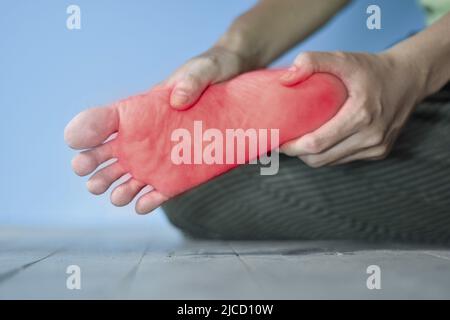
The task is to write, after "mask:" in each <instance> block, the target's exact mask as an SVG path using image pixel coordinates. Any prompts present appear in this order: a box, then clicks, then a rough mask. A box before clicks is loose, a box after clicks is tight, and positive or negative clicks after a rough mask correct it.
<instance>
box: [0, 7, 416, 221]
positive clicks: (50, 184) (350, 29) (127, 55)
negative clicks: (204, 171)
mask: <svg viewBox="0 0 450 320" xmlns="http://www.w3.org/2000/svg"><path fill="white" fill-rule="evenodd" d="M254 2H255V1H250V0H222V1H218V0H217V1H211V0H191V1H185V0H178V1H175V0H165V1H156V0H155V1H148V0H145V1H144V0H141V1H139V0H133V1H125V0H122V1H118V0H110V1H106V0H77V1H75V0H73V1H54V0H41V1H32V0H29V1H24V0H20V1H16V0H14V1H13V0H10V1H4V0H3V1H1V2H0V108H1V117H0V130H1V131H0V145H1V149H0V152H1V156H0V169H1V182H0V183H1V184H0V199H1V201H0V224H1V225H22V224H26V225H74V226H79V225H83V226H97V225H118V224H122V225H124V224H126V225H142V224H143V223H149V224H157V223H165V220H164V217H163V215H162V214H161V212H158V214H156V215H153V216H146V217H139V216H136V215H135V214H134V209H133V207H132V206H129V207H126V208H115V207H113V206H112V205H111V204H110V203H109V194H108V195H104V196H101V197H94V196H92V195H90V194H89V193H88V192H87V191H86V189H85V186H84V181H86V179H80V178H78V177H76V176H75V175H74V174H73V173H72V171H71V170H70V159H71V158H72V156H73V155H74V152H73V151H71V150H69V149H68V148H67V147H66V146H65V145H64V141H63V129H64V126H65V124H66V123H67V122H68V121H69V120H70V119H71V118H72V117H73V116H74V115H75V114H76V113H78V112H79V111H80V110H82V109H84V108H86V107H90V106H95V105H99V104H104V103H108V102H112V101H114V100H115V99H118V98H121V97H125V96H128V95H131V94H133V93H135V92H139V91H142V90H145V89H147V88H149V87H150V86H151V85H153V84H155V83H156V82H158V81H160V80H161V79H163V78H164V77H166V76H167V75H169V74H170V72H171V71H173V70H174V69H175V68H176V67H177V66H179V65H180V64H182V63H183V62H184V61H185V60H186V59H188V58H190V57H192V56H194V55H196V54H198V53H200V52H201V51H203V50H205V49H207V48H208V46H210V45H211V44H212V43H213V42H214V41H215V40H216V39H217V38H218V36H219V35H220V34H221V33H222V32H223V31H224V30H225V29H226V27H227V26H228V25H229V23H230V22H231V21H232V19H233V17H236V16H237V15H238V14H239V13H241V12H243V11H244V10H245V9H247V8H249V7H250V6H251V5H252V4H253V3H254ZM70 4H77V5H79V6H80V7H81V15H82V29H81V30H79V31H69V30H68V29H67V28H66V18H67V14H66V8H67V6H68V5H70ZM369 4H378V5H380V6H381V8H382V17H383V20H382V26H383V29H382V30H381V31H369V30H367V28H366V27H365V21H366V17H367V16H366V13H365V10H366V8H367V6H368V5H369ZM423 21H424V17H423V13H422V12H421V10H420V9H419V8H418V7H417V5H416V1H415V0H395V1H392V0H384V1H381V0H379V1H376V0H372V1H365V0H361V1H355V2H354V3H353V4H352V5H351V6H349V7H348V8H347V9H345V10H344V11H343V12H342V13H341V14H340V15H339V16H338V17H336V19H334V21H333V22H332V23H331V24H329V25H328V26H327V27H326V28H325V29H324V30H323V31H321V32H319V33H318V34H316V35H315V36H314V37H312V38H311V39H309V40H308V41H306V42H305V43H304V44H303V45H301V46H299V47H297V48H295V50H293V51H291V52H290V53H289V54H287V55H286V56H284V57H283V58H282V59H280V60H279V61H278V62H277V64H278V65H287V64H289V63H290V62H291V61H292V60H293V59H294V57H295V56H296V54H297V53H299V52H300V51H301V50H336V49H340V50H358V51H380V50H382V49H383V48H385V47H386V46H388V45H390V44H392V43H393V42H395V41H397V40H398V39H401V38H403V37H405V36H406V35H408V34H409V33H410V32H412V31H415V30H418V29H420V28H422V26H423ZM144 220H145V221H144Z"/></svg>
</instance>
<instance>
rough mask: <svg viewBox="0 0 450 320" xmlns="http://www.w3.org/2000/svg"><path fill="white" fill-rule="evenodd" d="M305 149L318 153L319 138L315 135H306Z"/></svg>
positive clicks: (319, 150)
mask: <svg viewBox="0 0 450 320" xmlns="http://www.w3.org/2000/svg"><path fill="white" fill-rule="evenodd" d="M304 143H305V149H306V150H305V151H307V152H310V153H319V152H321V151H322V143H321V141H320V139H319V138H317V137H315V136H310V137H307V138H306V139H305V141H304Z"/></svg>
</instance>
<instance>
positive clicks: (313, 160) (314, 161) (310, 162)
mask: <svg viewBox="0 0 450 320" xmlns="http://www.w3.org/2000/svg"><path fill="white" fill-rule="evenodd" d="M300 159H301V160H302V161H303V162H304V163H305V164H306V165H307V166H308V167H311V168H314V169H316V168H320V167H322V166H323V162H322V161H320V160H319V159H318V158H317V157H314V156H303V157H300Z"/></svg>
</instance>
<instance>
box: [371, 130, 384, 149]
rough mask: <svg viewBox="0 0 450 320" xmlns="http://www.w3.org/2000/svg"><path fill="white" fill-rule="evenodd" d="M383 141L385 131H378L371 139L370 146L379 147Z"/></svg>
mask: <svg viewBox="0 0 450 320" xmlns="http://www.w3.org/2000/svg"><path fill="white" fill-rule="evenodd" d="M383 141H384V132H383V131H376V132H374V133H373V134H372V135H371V136H370V138H369V144H370V145H371V146H378V145H380V144H382V143H383Z"/></svg>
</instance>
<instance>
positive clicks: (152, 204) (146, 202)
mask: <svg viewBox="0 0 450 320" xmlns="http://www.w3.org/2000/svg"><path fill="white" fill-rule="evenodd" d="M167 200H169V198H168V197H166V196H165V195H163V194H162V193H161V192H159V191H157V190H152V191H150V192H149V193H146V194H144V195H143V196H141V197H140V198H139V199H138V201H137V202H136V212H137V213H138V214H147V213H150V212H151V211H153V210H155V209H156V208H158V207H159V206H160V205H162V204H163V203H164V202H166V201H167Z"/></svg>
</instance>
